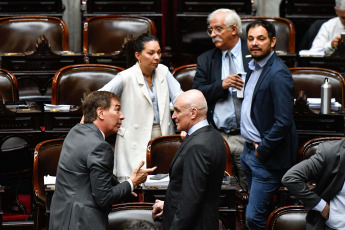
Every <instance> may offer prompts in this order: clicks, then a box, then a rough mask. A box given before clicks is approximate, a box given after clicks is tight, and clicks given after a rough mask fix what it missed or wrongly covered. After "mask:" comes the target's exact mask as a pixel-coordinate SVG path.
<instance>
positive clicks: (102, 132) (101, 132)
mask: <svg viewBox="0 0 345 230" xmlns="http://www.w3.org/2000/svg"><path fill="white" fill-rule="evenodd" d="M97 128H98V127H97ZM98 129H99V128H98ZM99 131H101V133H102V136H103V138H104V140H105V135H104V133H103V132H102V130H100V129H99Z"/></svg>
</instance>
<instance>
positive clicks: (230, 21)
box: [207, 0, 340, 35]
mask: <svg viewBox="0 0 345 230" xmlns="http://www.w3.org/2000/svg"><path fill="white" fill-rule="evenodd" d="M337 1H340V0H337ZM218 13H224V14H226V17H225V20H224V24H225V25H226V27H227V28H228V30H230V28H231V26H232V25H236V27H237V35H241V33H242V22H241V18H240V16H238V14H237V13H236V11H235V10H230V9H225V8H222V9H218V10H215V11H213V12H212V13H210V14H209V15H208V17H207V24H208V25H209V24H210V21H211V20H212V19H213V17H214V16H215V15H216V14H218Z"/></svg>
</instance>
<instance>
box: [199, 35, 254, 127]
mask: <svg viewBox="0 0 345 230" xmlns="http://www.w3.org/2000/svg"><path fill="white" fill-rule="evenodd" d="M241 49H242V59H243V68H244V70H245V72H247V73H248V71H249V68H248V62H249V61H250V58H246V56H247V55H249V51H248V48H247V43H246V41H244V40H241ZM193 88H194V89H198V90H200V91H201V92H202V93H203V94H204V96H205V98H206V100H207V104H208V113H207V119H208V121H209V122H210V123H212V124H213V125H214V122H213V111H214V107H215V105H216V103H217V102H218V101H219V100H224V99H226V98H227V97H228V95H229V90H227V89H223V87H222V51H221V50H220V49H218V48H214V49H212V50H209V51H206V52H205V53H203V54H201V55H200V56H199V57H198V64H197V67H196V73H195V77H194V81H193ZM240 109H241V108H239V110H238V111H239V112H240Z"/></svg>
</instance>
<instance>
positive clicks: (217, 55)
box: [193, 9, 250, 190]
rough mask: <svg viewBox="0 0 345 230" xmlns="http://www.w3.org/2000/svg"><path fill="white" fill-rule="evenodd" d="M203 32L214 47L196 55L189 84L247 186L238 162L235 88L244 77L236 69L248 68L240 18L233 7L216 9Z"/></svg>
mask: <svg viewBox="0 0 345 230" xmlns="http://www.w3.org/2000/svg"><path fill="white" fill-rule="evenodd" d="M207 22H208V29H207V32H208V34H209V35H210V37H211V38H212V41H213V43H214V45H215V48H214V49H212V50H209V51H207V52H205V53H203V54H201V55H200V56H199V57H198V64H197V70H196V74H195V78H194V82H193V88H195V89H198V90H200V91H201V92H202V93H203V94H204V96H205V98H206V100H207V103H208V107H209V110H208V114H207V118H208V121H209V122H210V123H211V124H212V125H213V126H214V127H215V128H216V129H217V130H218V131H219V132H220V134H221V135H222V136H223V138H224V139H225V140H226V141H227V142H228V144H229V147H230V151H231V162H232V172H233V173H234V175H235V176H237V177H238V178H239V182H240V186H241V187H242V188H243V189H244V190H247V187H248V186H247V182H246V177H245V174H244V173H243V171H242V167H241V164H240V155H241V153H242V152H243V144H244V142H243V139H242V137H241V135H240V134H241V132H240V117H241V104H242V99H243V98H239V97H238V95H237V93H236V90H240V89H241V88H242V87H243V82H244V79H242V78H241V77H240V76H239V75H238V73H240V72H248V62H249V61H250V59H249V58H246V56H247V55H249V51H248V48H247V43H246V41H245V40H242V39H241V38H240V34H241V32H242V23H241V18H240V17H239V16H238V15H237V13H236V12H235V11H234V10H230V9H218V10H216V11H214V12H212V13H211V14H210V15H209V16H208V19H207Z"/></svg>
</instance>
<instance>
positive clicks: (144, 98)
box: [100, 34, 182, 177]
mask: <svg viewBox="0 0 345 230" xmlns="http://www.w3.org/2000/svg"><path fill="white" fill-rule="evenodd" d="M130 47H131V48H132V49H133V53H132V55H134V56H135V60H136V63H135V64H134V65H133V66H132V67H130V68H129V69H126V70H124V71H122V72H120V73H119V74H118V75H117V76H116V77H115V78H114V79H113V80H112V81H110V82H109V83H108V84H106V85H105V86H104V87H103V88H101V89H100V90H103V91H111V92H113V93H115V94H117V95H118V96H119V97H120V98H121V101H120V102H121V107H122V108H121V110H122V112H123V114H124V116H125V119H124V120H123V122H122V125H121V128H120V129H119V131H118V133H117V137H116V143H115V158H114V159H115V162H114V174H115V175H116V176H118V177H127V176H128V177H129V176H130V175H131V172H132V171H133V169H134V168H135V167H136V166H137V165H138V164H139V163H140V161H142V160H146V147H147V144H148V142H149V141H150V139H152V138H154V137H157V136H162V135H170V134H174V127H173V122H172V120H171V114H170V101H171V102H172V103H174V102H175V100H176V98H177V96H178V95H179V94H180V93H181V92H182V90H181V87H180V84H179V83H178V82H177V81H176V79H175V78H174V77H173V76H172V74H171V73H170V71H169V69H168V67H166V66H164V65H162V64H159V62H160V59H161V49H160V46H159V42H158V39H157V38H156V37H155V36H153V35H151V34H142V35H140V36H139V37H137V38H135V39H133V40H132V41H131V44H130Z"/></svg>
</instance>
